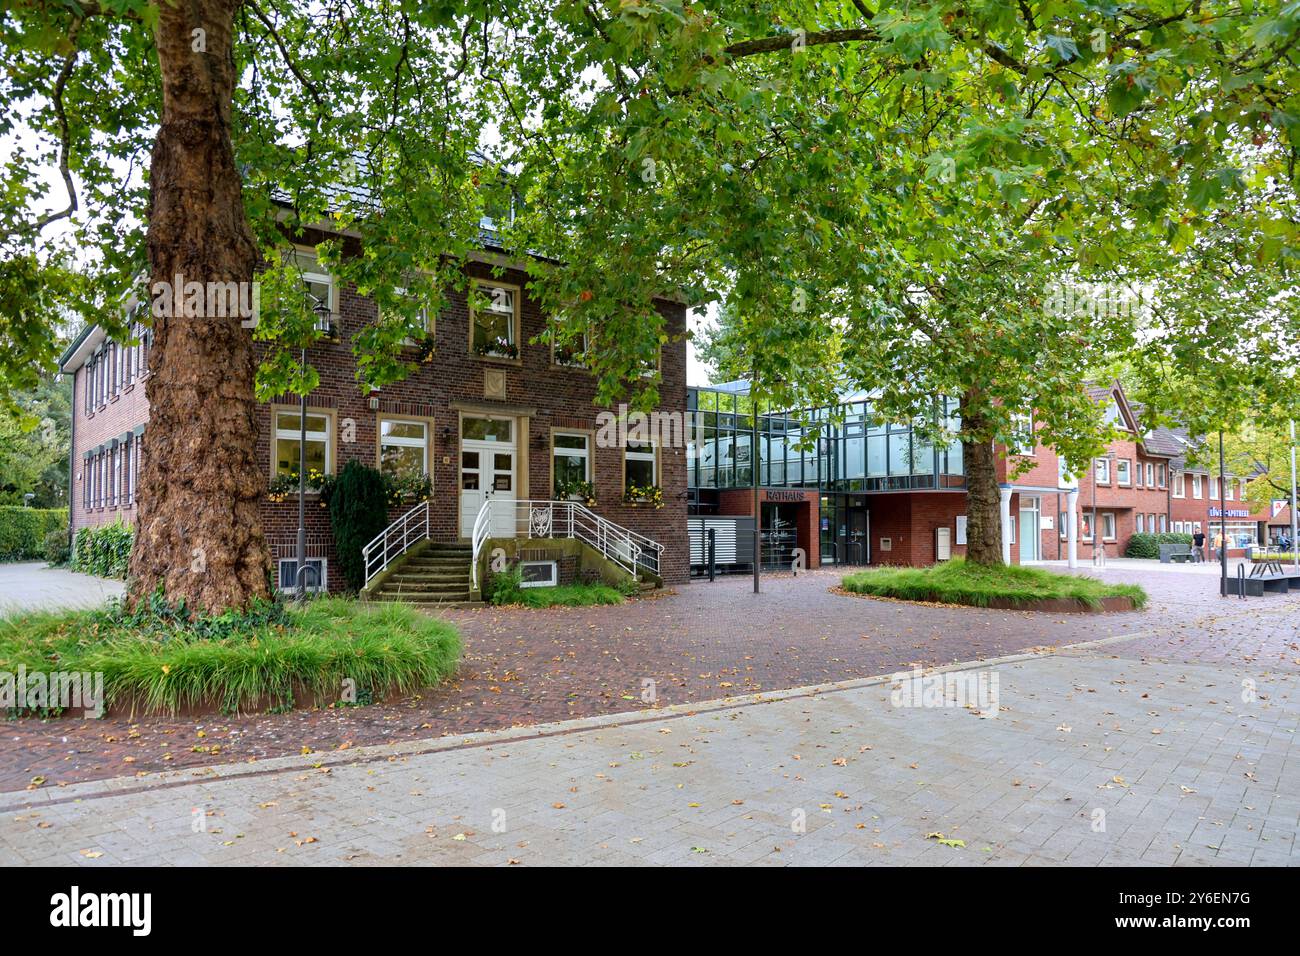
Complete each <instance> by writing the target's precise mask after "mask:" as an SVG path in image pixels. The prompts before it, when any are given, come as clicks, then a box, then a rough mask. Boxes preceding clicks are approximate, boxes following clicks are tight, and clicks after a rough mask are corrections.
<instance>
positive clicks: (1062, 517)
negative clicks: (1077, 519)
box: [1056, 511, 1070, 541]
mask: <svg viewBox="0 0 1300 956" xmlns="http://www.w3.org/2000/svg"><path fill="white" fill-rule="evenodd" d="M1069 520H1070V515H1069V513H1068V512H1065V511H1058V512H1057V519H1056V528H1057V531H1059V532H1060V534H1061V540H1062V541H1064V540H1065V539H1066V538H1068V537H1069V536H1070V526H1069V525H1068V524H1066V522H1067V521H1069Z"/></svg>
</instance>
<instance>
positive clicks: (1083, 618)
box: [0, 568, 1300, 790]
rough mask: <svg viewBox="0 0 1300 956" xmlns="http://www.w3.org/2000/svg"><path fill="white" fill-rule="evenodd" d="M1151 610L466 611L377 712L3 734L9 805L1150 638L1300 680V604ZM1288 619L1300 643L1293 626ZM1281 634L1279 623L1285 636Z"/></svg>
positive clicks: (733, 606)
mask: <svg viewBox="0 0 1300 956" xmlns="http://www.w3.org/2000/svg"><path fill="white" fill-rule="evenodd" d="M1102 576H1103V577H1105V578H1107V579H1109V580H1130V581H1137V582H1138V583H1141V584H1143V585H1144V586H1146V587H1147V588H1148V590H1149V592H1150V593H1151V595H1152V603H1151V607H1150V608H1149V609H1148V610H1145V611H1141V612H1133V613H1128V614H1107V615H1086V614H1044V613H1037V612H1013V611H988V610H979V609H971V608H953V607H940V606H925V605H917V604H909V603H901V602H891V601H878V600H870V599H864V598H859V597H852V596H847V595H843V594H837V593H833V591H832V590H831V588H832V587H833V586H834V585H835V584H837V583H838V581H839V579H840V572H836V571H834V570H831V569H827V570H822V571H818V572H814V573H811V574H804V575H800V576H799V577H798V578H797V579H796V578H792V577H790V576H788V575H786V576H769V577H767V578H765V580H764V582H763V588H764V593H762V594H761V595H757V596H755V595H754V594H752V593H750V588H751V584H750V581H749V579H747V578H744V579H729V580H721V581H718V582H716V583H714V584H707V583H698V584H691V585H686V586H683V587H680V588H678V589H676V592H675V593H669V594H662V595H660V596H657V597H655V598H652V599H649V600H643V601H637V602H633V603H631V604H629V605H626V606H622V607H615V608H581V609H557V610H521V609H495V608H484V609H458V610H454V611H446V612H443V616H444V617H445V618H446V619H448V620H450V621H452V622H453V623H454V624H455V625H456V626H457V627H458V628H459V629H460V631H461V633H462V635H463V638H464V645H465V652H464V657H463V661H462V666H461V670H460V673H459V675H458V676H457V679H456V680H455V681H453V682H451V683H449V684H447V685H445V686H444V687H440V688H437V689H434V690H433V691H431V692H428V693H426V694H424V695H422V696H418V697H409V698H404V699H401V700H394V701H389V702H385V703H383V704H379V705H376V706H371V707H364V708H355V709H354V708H348V709H319V710H304V711H298V712H294V713H291V714H284V715H251V716H244V717H233V718H231V717H222V716H220V715H208V716H204V717H199V718H188V719H186V718H172V717H148V718H145V717H140V718H138V719H137V720H135V721H132V720H130V719H128V718H126V717H110V718H108V719H105V720H100V721H82V720H72V719H63V720H54V721H39V720H33V719H24V720H20V721H12V722H9V723H7V724H5V725H4V726H3V728H0V734H2V735H3V736H0V790H15V789H19V788H22V787H24V786H27V785H28V784H29V782H30V781H31V780H32V779H33V778H35V777H38V776H39V777H43V778H44V783H43V786H44V787H46V788H52V787H58V786H60V785H63V784H69V783H75V782H77V781H84V780H94V779H103V778H108V777H114V776H118V775H121V774H131V773H136V774H149V773H155V772H158V771H163V770H168V769H175V768H188V767H199V766H206V765H209V764H213V763H218V762H229V761H261V760H266V759H268V758H271V757H276V756H283V755H286V754H297V753H299V752H300V751H301V750H302V748H304V747H307V748H310V749H311V750H313V751H315V752H317V753H324V752H328V751H333V750H339V749H350V748H355V747H360V746H365V745H371V744H380V743H389V742H395V741H410V740H422V739H427V738H432V737H438V736H440V735H449V734H464V733H471V732H476V731H485V730H496V729H501V728H509V727H520V726H526V725H530V724H537V723H542V722H547V721H558V720H565V719H568V718H572V717H586V716H599V715H608V714H613V713H619V712H625V711H641V710H646V709H647V708H648V705H647V704H645V703H643V702H642V690H643V681H645V680H653V681H654V682H655V688H656V691H657V695H658V701H659V703H660V704H661V705H672V704H680V703H691V702H700V701H708V700H712V699H715V698H720V697H725V696H728V695H742V694H749V693H754V692H759V691H762V692H770V691H774V690H780V689H784V688H789V687H799V686H805V685H812V684H819V683H825V682H832V681H842V680H847V679H853V678H862V677H869V676H874V675H880V674H886V673H890V672H892V671H895V670H898V669H901V668H906V667H908V666H910V665H912V664H921V665H926V666H933V665H940V664H949V663H954V662H958V661H972V660H980V659H983V658H988V657H996V656H999V655H1004V654H1009V653H1013V652H1016V651H1020V650H1024V649H1026V648H1032V647H1042V646H1050V645H1060V644H1066V643H1076V642H1079V641H1087V640H1093V639H1097V638H1102V637H1109V636H1113V635H1116V634H1133V633H1139V632H1140V633H1144V634H1145V635H1146V636H1145V637H1143V638H1142V639H1141V640H1140V641H1138V642H1134V643H1133V644H1131V645H1129V646H1130V648H1131V649H1130V650H1129V651H1127V652H1126V653H1129V654H1133V655H1138V656H1141V655H1144V654H1156V655H1161V656H1170V657H1171V658H1172V659H1176V660H1187V661H1193V662H1194V661H1197V660H1206V661H1218V662H1223V661H1232V660H1237V659H1241V660H1243V661H1245V662H1247V663H1251V664H1252V665H1253V666H1255V667H1258V668H1265V667H1275V668H1280V669H1287V668H1290V669H1300V665H1297V664H1296V663H1295V661H1296V660H1297V659H1300V652H1298V651H1297V650H1296V638H1295V626H1294V623H1295V621H1296V620H1297V619H1300V594H1291V595H1269V596H1267V597H1265V598H1257V599H1252V600H1251V601H1247V602H1241V601H1236V600H1224V599H1222V598H1220V597H1219V596H1218V595H1217V592H1216V590H1215V584H1216V582H1214V581H1212V580H1209V579H1206V578H1203V577H1198V576H1194V575H1190V574H1176V573H1168V572H1164V571H1160V570H1154V569H1153V570H1151V571H1141V570H1134V569H1131V568H1125V569H1123V570H1116V571H1108V572H1105V573H1104V574H1103V575H1102ZM1287 613H1289V614H1290V622H1291V626H1290V630H1289V631H1288V630H1287V626H1286V625H1285V620H1286V615H1287ZM1279 621H1282V622H1284V623H1281V624H1280V623H1279Z"/></svg>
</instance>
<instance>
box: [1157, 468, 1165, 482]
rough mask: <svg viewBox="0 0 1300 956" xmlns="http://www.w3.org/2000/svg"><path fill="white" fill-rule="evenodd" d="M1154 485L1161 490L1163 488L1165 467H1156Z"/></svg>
mask: <svg viewBox="0 0 1300 956" xmlns="http://www.w3.org/2000/svg"><path fill="white" fill-rule="evenodd" d="M1156 483H1157V484H1158V485H1159V486H1160V487H1161V488H1163V487H1164V486H1165V466H1164V465H1156Z"/></svg>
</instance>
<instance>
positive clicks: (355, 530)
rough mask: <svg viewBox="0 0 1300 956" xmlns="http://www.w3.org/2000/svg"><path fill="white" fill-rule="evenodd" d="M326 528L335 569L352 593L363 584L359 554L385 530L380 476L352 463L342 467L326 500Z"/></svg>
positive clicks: (363, 565)
mask: <svg viewBox="0 0 1300 956" xmlns="http://www.w3.org/2000/svg"><path fill="white" fill-rule="evenodd" d="M329 508H330V526H331V527H332V528H333V529H334V548H335V550H336V551H337V553H338V563H339V567H340V568H341V569H342V570H343V576H344V577H345V578H347V582H348V584H349V585H351V586H352V588H353V589H354V590H360V589H361V588H363V587H365V584H366V561H365V558H364V557H363V556H362V553H361V550H362V548H364V547H365V546H366V545H367V544H369V543H370V540H371V539H372V538H373V537H374V536H375V535H377V534H379V532H381V531H383V530H384V529H385V528H386V527H388V487H387V484H386V483H385V481H384V476H383V475H381V474H380V473H379V472H378V471H377V470H376V469H374V468H370V467H368V466H366V465H363V464H361V462H359V461H357V460H356V459H353V460H352V461H349V462H348V463H347V464H346V465H344V466H343V470H342V471H341V472H339V474H338V478H337V479H335V481H334V487H333V489H332V490H331V493H330V496H329Z"/></svg>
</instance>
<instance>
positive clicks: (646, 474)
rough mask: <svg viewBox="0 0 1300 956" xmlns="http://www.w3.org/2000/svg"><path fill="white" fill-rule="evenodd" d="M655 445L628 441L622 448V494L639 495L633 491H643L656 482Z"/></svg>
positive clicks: (628, 495)
mask: <svg viewBox="0 0 1300 956" xmlns="http://www.w3.org/2000/svg"><path fill="white" fill-rule="evenodd" d="M656 471H657V469H656V468H655V447H654V445H652V444H650V443H649V442H640V441H628V443H627V447H626V448H625V449H624V450H623V494H624V495H625V496H627V497H640V495H639V494H635V493H633V491H632V489H633V488H635V489H637V492H638V493H639V492H644V491H645V489H647V488H653V487H654V486H655V484H656V482H655V475H656Z"/></svg>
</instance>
